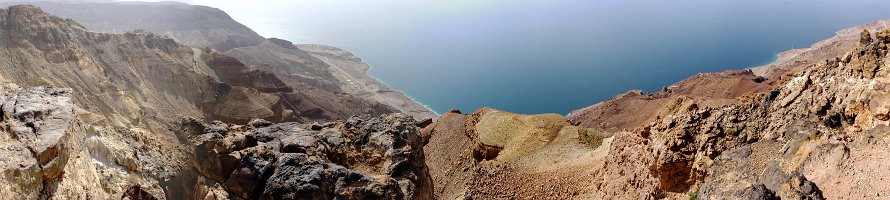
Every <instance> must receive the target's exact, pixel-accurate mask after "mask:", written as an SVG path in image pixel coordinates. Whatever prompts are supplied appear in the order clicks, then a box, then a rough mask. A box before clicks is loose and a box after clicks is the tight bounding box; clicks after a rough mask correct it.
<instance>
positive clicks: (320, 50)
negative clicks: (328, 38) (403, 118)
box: [297, 44, 439, 121]
mask: <svg viewBox="0 0 890 200" xmlns="http://www.w3.org/2000/svg"><path fill="white" fill-rule="evenodd" d="M297 47H298V48H300V49H301V50H303V51H305V52H307V53H309V54H311V55H312V56H314V57H315V58H318V59H319V60H321V61H322V62H324V63H326V64H327V65H328V66H330V67H331V68H330V69H329V71H330V72H331V73H332V74H333V75H334V77H335V78H336V79H337V80H338V81H339V82H340V85H341V87H342V90H343V92H345V93H350V94H353V95H356V96H359V97H361V98H365V99H368V100H372V101H375V102H379V103H381V104H384V105H389V106H391V107H393V108H395V109H397V110H398V111H400V112H402V113H405V114H408V115H411V116H412V117H414V118H415V119H416V120H418V121H420V120H425V119H437V118H438V117H439V113H437V112H435V111H434V110H432V109H430V108H429V107H427V106H426V105H424V104H422V103H421V102H419V101H417V100H415V99H414V98H412V97H410V96H408V95H407V94H405V93H404V92H402V91H399V90H394V89H392V87H390V86H389V85H387V84H386V83H384V82H383V81H381V80H380V79H377V78H376V77H373V76H371V75H370V74H369V73H368V70H369V69H370V68H371V66H370V65H369V64H368V63H365V62H364V61H363V60H362V59H361V58H359V57H358V56H356V55H355V54H353V53H351V52H349V51H346V50H343V49H340V48H337V47H332V46H327V45H318V44H297Z"/></svg>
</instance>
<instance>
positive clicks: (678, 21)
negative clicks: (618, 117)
mask: <svg viewBox="0 0 890 200" xmlns="http://www.w3.org/2000/svg"><path fill="white" fill-rule="evenodd" d="M448 2H451V1H448ZM454 2H463V1H454ZM344 4H349V5H351V6H352V7H354V8H356V9H354V10H349V11H348V12H346V11H343V10H342V8H343V7H342V6H343V5H344ZM338 6H339V7H338ZM306 7H309V6H306ZM359 8H362V9H359ZM886 8H890V1H876V0H852V1H827V0H815V1H812V0H784V1H775V0H754V1H751V0H731V1H697V0H681V1H656V0H640V1H620V2H614V1H597V0H592V1H591V0H557V1H535V0H519V1H506V0H496V1H488V2H486V3H463V4H458V3H447V2H445V1H428V2H416V1H408V0H396V1H383V0H380V1H378V0H371V1H362V2H354V1H348V2H347V1H326V2H325V3H316V4H313V6H311V8H299V7H296V8H295V7H289V8H288V10H287V11H288V12H286V13H287V14H283V15H284V16H286V17H282V19H278V20H273V19H246V20H245V19H243V18H239V12H241V11H237V10H232V9H226V8H225V7H223V9H224V10H226V11H229V12H230V13H231V14H232V15H233V17H234V18H235V19H236V20H239V21H242V22H244V23H245V24H247V25H248V26H250V27H254V28H255V29H256V30H257V31H258V32H260V33H261V34H263V35H264V36H267V37H281V38H285V39H289V40H291V41H294V42H296V43H317V44H326V45H331V46H337V47H341V48H343V49H346V50H349V51H351V52H353V53H355V54H356V55H358V56H359V57H361V58H363V59H364V60H365V62H367V63H369V64H371V66H372V68H371V71H370V73H371V75H373V76H374V77H376V78H378V79H380V80H381V81H383V82H385V83H386V84H388V85H389V86H391V87H392V88H393V89H396V90H401V91H404V92H405V93H406V94H407V95H408V96H411V97H412V98H413V99H415V100H417V101H419V102H421V104H423V105H427V106H428V107H429V108H431V109H433V110H435V111H436V112H438V113H442V112H444V111H447V110H449V109H452V108H456V109H460V110H462V111H464V112H471V111H473V110H475V109H476V108H479V107H495V108H498V109H503V110H507V111H511V112H518V113H561V114H564V113H568V112H570V111H571V110H574V109H579V108H583V107H585V106H589V105H592V104H595V103H597V102H600V101H603V100H606V99H608V98H611V97H612V96H614V95H616V94H620V93H623V92H625V91H627V90H631V89H642V90H644V91H653V90H658V89H660V88H661V87H663V86H668V85H670V84H672V83H674V82H677V81H679V80H682V79H684V78H686V77H688V76H690V75H693V74H695V73H699V72H709V71H723V70H727V69H744V68H748V67H753V66H758V65H762V64H766V63H768V62H770V61H772V60H775V59H776V54H777V53H780V52H782V51H785V50H789V49H792V48H802V47H808V46H810V45H811V44H813V43H815V42H817V41H820V40H823V39H827V38H829V37H831V36H833V35H834V33H835V31H837V30H840V29H844V28H848V27H852V26H856V25H859V24H864V23H867V22H870V21H874V20H878V19H883V18H890V12H886ZM242 9H246V10H250V9H249V8H242ZM310 9H311V10H310ZM325 14H327V15H328V16H330V18H328V19H326V20H318V18H313V17H311V16H316V17H317V16H322V15H325ZM702 16H713V17H702ZM313 20H314V21H313ZM256 21H262V22H263V23H265V24H254V23H256ZM318 21H324V22H325V23H319V22H318ZM264 27H282V28H278V29H271V28H268V29H267V28H264Z"/></svg>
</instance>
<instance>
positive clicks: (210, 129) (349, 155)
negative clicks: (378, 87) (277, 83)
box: [165, 114, 433, 199]
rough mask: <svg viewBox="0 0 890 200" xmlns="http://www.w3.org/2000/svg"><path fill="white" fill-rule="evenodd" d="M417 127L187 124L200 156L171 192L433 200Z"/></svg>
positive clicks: (410, 123) (402, 118) (396, 117)
mask: <svg viewBox="0 0 890 200" xmlns="http://www.w3.org/2000/svg"><path fill="white" fill-rule="evenodd" d="M415 123H416V122H415V121H414V120H413V119H411V118H410V117H408V116H406V115H402V114H393V115H385V116H381V117H376V118H371V117H352V118H350V119H349V120H346V121H345V122H336V123H325V124H318V123H315V124H298V123H278V124H272V123H269V122H266V121H264V120H255V121H252V122H250V123H249V124H247V125H229V124H225V123H222V122H214V123H211V124H203V123H201V122H198V121H196V120H194V119H187V120H184V122H183V126H182V128H181V129H180V130H181V134H183V136H184V137H188V138H190V141H192V142H194V144H195V151H194V152H195V155H194V156H193V159H192V161H191V165H190V170H189V171H185V172H184V173H183V174H181V175H180V176H178V177H177V178H176V179H174V180H173V181H171V182H168V183H165V185H166V187H167V188H168V191H171V192H174V193H168V194H171V195H173V196H179V197H186V198H187V199H204V198H205V197H212V198H216V199H227V198H231V199H257V198H259V199H432V194H433V193H432V185H431V184H432V181H431V180H430V177H429V175H428V174H427V170H426V164H425V163H424V156H423V152H422V149H423V145H424V139H423V138H422V137H421V134H420V130H419V128H418V127H417V126H416V125H415ZM176 191H181V192H182V193H181V194H179V193H175V192H176Z"/></svg>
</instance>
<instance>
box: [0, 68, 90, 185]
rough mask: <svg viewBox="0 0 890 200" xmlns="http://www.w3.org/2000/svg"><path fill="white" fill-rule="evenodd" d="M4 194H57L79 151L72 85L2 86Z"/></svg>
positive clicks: (0, 178)
mask: <svg viewBox="0 0 890 200" xmlns="http://www.w3.org/2000/svg"><path fill="white" fill-rule="evenodd" d="M0 105H2V107H0V111H2V116H0V120H2V121H0V127H2V132H3V133H2V134H0V155H3V156H4V157H5V158H4V159H3V160H2V161H0V171H2V174H0V185H2V186H0V198H4V199H14V198H24V199H37V198H46V197H51V196H52V195H53V194H54V193H55V191H56V190H57V189H58V184H59V183H60V182H61V181H62V180H61V179H62V178H63V174H64V171H65V168H66V165H67V164H68V162H69V159H70V157H72V155H75V154H72V153H71V152H72V151H77V149H74V148H75V147H74V146H76V145H73V144H72V143H74V142H75V141H77V140H80V139H82V138H76V137H78V136H81V137H82V136H83V135H78V134H76V133H72V132H73V131H75V128H74V126H75V125H72V124H73V123H74V104H73V103H72V102H71V89H70V88H48V87H36V88H25V89H21V88H16V87H15V86H11V85H5V86H3V88H2V89H0Z"/></svg>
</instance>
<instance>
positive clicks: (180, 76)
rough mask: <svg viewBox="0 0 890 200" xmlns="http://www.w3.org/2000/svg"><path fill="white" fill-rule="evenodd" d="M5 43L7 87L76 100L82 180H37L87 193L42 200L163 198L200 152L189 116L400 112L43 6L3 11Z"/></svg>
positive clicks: (287, 117) (1, 67)
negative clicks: (55, 91)
mask: <svg viewBox="0 0 890 200" xmlns="http://www.w3.org/2000/svg"><path fill="white" fill-rule="evenodd" d="M0 47H2V48H0V55H3V59H0V71H2V72H3V73H0V83H4V84H14V85H20V86H23V87H36V86H53V87H64V88H70V89H69V90H66V91H68V92H62V93H64V94H65V95H67V96H70V99H71V100H69V101H70V102H71V103H73V110H74V111H73V112H74V117H73V118H74V119H73V120H74V121H76V122H78V126H76V127H79V129H78V131H76V132H77V134H80V135H81V136H78V137H82V139H80V140H78V141H77V142H75V143H70V144H67V145H68V146H78V147H77V148H79V151H75V153H72V154H71V155H76V157H77V159H70V160H69V165H70V166H72V168H71V169H70V170H69V169H66V170H65V172H66V173H62V174H66V175H71V176H74V177H76V178H74V179H72V180H78V181H80V182H77V183H68V182H65V181H61V182H58V181H54V180H56V177H58V175H53V174H48V175H46V177H45V178H44V179H35V180H36V183H41V184H38V185H48V186H52V185H53V184H55V186H57V187H58V188H59V189H57V190H56V191H78V190H83V193H72V194H70V195H69V194H60V193H58V192H56V193H55V194H54V193H52V191H50V190H47V191H49V192H40V191H39V190H35V191H37V192H38V193H40V195H43V196H42V197H58V198H73V197H84V198H110V197H116V196H121V195H122V194H124V193H125V192H126V193H133V194H140V192H135V191H143V192H144V193H147V194H150V195H152V196H156V197H163V196H164V195H163V194H164V191H163V190H162V189H161V188H160V185H159V181H162V180H165V179H169V178H171V177H174V176H175V175H176V174H178V173H179V172H180V171H181V170H182V169H183V168H185V165H186V163H187V161H188V159H189V155H190V152H191V151H192V149H190V148H188V147H187V145H183V141H182V140H181V138H178V137H177V136H176V135H175V134H174V133H173V131H172V130H173V128H174V127H178V124H179V123H180V121H179V119H181V118H183V117H194V118H198V119H201V120H208V121H211V120H222V121H225V122H230V123H247V122H249V121H250V120H251V119H255V118H262V119H265V120H269V121H275V122H279V121H305V122H308V121H327V120H331V119H344V118H347V117H348V116H351V115H355V114H375V115H377V114H382V113H390V112H393V110H392V109H391V108H389V107H388V106H384V105H381V104H374V103H368V102H367V101H364V100H362V99H360V98H356V97H352V96H349V95H345V94H337V93H331V92H327V91H317V90H313V91H309V92H307V91H306V90H299V89H294V88H292V87H290V86H288V85H286V84H284V82H283V81H281V80H280V79H278V78H277V76H275V75H274V74H271V73H268V72H264V71H258V70H253V69H249V68H248V67H247V66H246V65H244V64H243V63H241V62H240V61H238V60H237V59H234V58H232V57H230V56H227V55H225V54H221V53H219V52H217V51H215V50H213V49H208V48H204V49H199V48H192V47H189V46H185V45H182V44H179V43H177V42H176V41H174V40H173V39H171V38H167V37H165V36H161V35H157V34H154V33H151V32H146V31H136V32H129V33H124V34H112V33H99V32H93V31H89V30H87V29H86V28H85V27H83V26H81V25H80V24H78V23H77V22H75V21H73V20H70V19H63V18H58V17H55V16H52V15H50V14H48V13H45V12H43V11H42V10H40V9H38V8H36V7H34V6H27V5H26V6H12V7H9V8H8V9H0ZM38 117H47V116H43V115H41V116H38ZM22 120H25V119H22ZM17 126H18V125H17ZM29 126H33V125H29ZM16 131H19V130H16ZM10 137H12V136H10ZM15 137H18V136H15ZM23 137H24V136H23ZM20 139H27V138H20ZM4 147H6V146H4ZM10 148H11V147H10ZM35 148H36V147H35ZM38 152H43V150H40V151H38ZM48 152H55V151H48ZM41 159H42V158H41ZM40 162H41V163H40V164H41V165H45V164H48V163H47V162H50V161H48V160H40ZM72 163H73V164H72ZM4 164H5V163H4ZM10 164H11V165H18V164H19V163H17V162H14V161H11V162H10ZM49 164H50V165H51V164H52V163H49ZM54 170H55V169H54ZM37 172H40V170H37ZM11 173H12V174H11V175H10V176H15V174H16V173H18V172H11ZM78 178H84V179H78ZM63 180H64V179H63ZM31 183H34V182H31ZM81 183H82V184H81ZM55 186H54V187H55ZM87 186H89V187H87ZM47 188H49V187H47ZM84 188H85V189H84ZM130 188H135V189H132V190H131V189H130ZM130 191H134V192H130ZM4 194H18V193H6V192H4Z"/></svg>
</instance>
